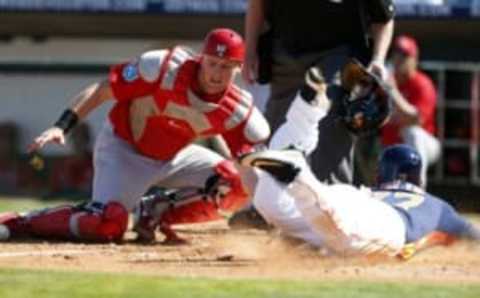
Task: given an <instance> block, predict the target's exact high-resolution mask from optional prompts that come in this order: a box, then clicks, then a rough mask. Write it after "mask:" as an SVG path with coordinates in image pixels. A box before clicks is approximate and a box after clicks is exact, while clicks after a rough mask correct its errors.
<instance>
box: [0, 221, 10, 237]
mask: <svg viewBox="0 0 480 298" xmlns="http://www.w3.org/2000/svg"><path fill="white" fill-rule="evenodd" d="M8 238H10V231H9V230H8V228H7V227H6V226H5V225H0V241H4V240H7V239H8Z"/></svg>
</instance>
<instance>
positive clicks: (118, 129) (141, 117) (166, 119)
mask: <svg viewBox="0 0 480 298" xmlns="http://www.w3.org/2000/svg"><path fill="white" fill-rule="evenodd" d="M199 66H200V64H199V62H198V61H197V60H196V59H194V57H193V55H192V53H191V52H189V51H188V50H186V49H184V48H175V49H173V50H170V51H167V50H161V51H152V52H147V53H145V54H144V55H142V56H141V57H140V58H139V59H137V60H135V61H133V62H130V63H126V64H120V65H115V66H113V67H112V69H111V72H110V86H111V89H112V91H113V94H114V97H115V98H116V99H117V102H116V104H115V106H114V107H113V108H112V110H111V112H110V121H111V123H112V125H113V129H114V131H115V133H116V135H117V136H119V137H120V138H122V139H124V140H126V141H127V142H129V143H130V144H132V145H133V146H134V147H135V149H136V150H137V151H138V152H139V153H141V154H143V155H145V156H148V157H150V158H153V159H159V160H170V159H171V158H173V157H174V156H175V154H176V153H177V152H178V151H179V150H181V149H183V148H184V147H185V146H187V145H189V144H191V143H192V142H193V141H194V140H195V139H196V138H199V137H208V136H212V135H217V134H221V135H223V137H224V139H225V140H226V142H227V144H228V145H229V147H230V150H231V151H232V154H234V155H237V154H239V153H240V152H241V151H243V150H245V149H246V148H245V147H246V146H250V145H253V144H255V143H258V142H262V141H264V140H266V139H267V138H268V136H269V129H268V124H267V123H266V121H265V119H264V118H263V116H261V114H260V113H259V112H258V111H257V110H256V108H255V107H254V105H253V102H252V99H251V97H250V95H249V94H248V93H247V92H245V91H243V90H241V89H240V88H238V87H237V86H235V85H234V84H232V85H230V86H229V87H228V88H227V90H226V91H225V93H224V94H220V95H217V96H215V97H211V96H205V95H203V97H202V98H200V97H199V95H198V94H197V93H198V86H197V85H196V84H197V82H196V80H197V75H198V70H199Z"/></svg>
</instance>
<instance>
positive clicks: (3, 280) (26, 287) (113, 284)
mask: <svg viewBox="0 0 480 298" xmlns="http://www.w3.org/2000/svg"><path fill="white" fill-rule="evenodd" d="M0 297H2V298H30V297H34V298H44V297H45V298H46V297H48V298H52V297H61V298H66V297H68V298H76V297H79V298H80V297H82V298H83V297H96V298H101V297H116V298H121V297H135V298H148V297H152V298H153V297H155V298H160V297H168V298H176V297H194V298H216V297H219V298H220V297H228V298H234V297H241V298H259V297H272V298H277V297H278V298H288V297H292V298H293V297H298V298H299V297H328V298H350V297H351V298H354V297H355V298H376V297H378V298H380V297H382V298H383V297H388V298H397V297H398V298H405V297H412V298H413V297H415V298H427V297H428V298H450V297H455V298H478V297H480V285H448V286H447V285H416V284H401V283H371V282H369V283H366V282H327V281H322V282H314V281H302V282H301V281H274V280H269V281H255V280H211V279H189V278H181V279H174V278H165V277H159V276H158V277H156V276H141V275H130V274H100V273H71V272H52V271H48V272H47V271H43V272H42V271H26V270H6V269H0Z"/></svg>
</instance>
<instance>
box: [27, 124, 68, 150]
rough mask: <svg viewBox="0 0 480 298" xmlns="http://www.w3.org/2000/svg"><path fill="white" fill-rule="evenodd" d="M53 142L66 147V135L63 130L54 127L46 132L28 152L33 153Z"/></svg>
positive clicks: (30, 146) (32, 144) (34, 142)
mask: <svg viewBox="0 0 480 298" xmlns="http://www.w3.org/2000/svg"><path fill="white" fill-rule="evenodd" d="M51 142H53V143H57V144H60V145H65V134H64V133H63V130H62V129H61V128H58V127H55V126H54V127H51V128H49V129H47V130H45V131H44V132H43V133H42V134H40V135H39V136H38V137H36V138H35V140H34V141H33V143H31V144H30V145H29V146H28V152H30V153H31V152H34V151H36V150H38V149H41V148H42V147H43V146H45V145H46V144H48V143H51Z"/></svg>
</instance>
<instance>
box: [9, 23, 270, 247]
mask: <svg viewBox="0 0 480 298" xmlns="http://www.w3.org/2000/svg"><path fill="white" fill-rule="evenodd" d="M243 54H244V44H243V40H242V38H241V37H240V35H239V34H237V33H236V32H234V31H232V30H229V29H215V30H213V31H211V32H210V33H209V34H208V35H207V36H206V39H205V42H204V46H203V50H202V52H201V53H200V54H196V53H194V52H193V51H191V50H190V49H188V48H184V47H181V46H178V47H174V48H172V49H162V50H155V51H150V52H146V53H144V54H142V55H141V56H139V57H138V58H136V59H133V60H131V61H129V62H126V63H122V64H118V65H114V66H113V67H112V68H111V71H110V74H109V77H108V79H106V80H104V81H101V82H99V83H95V84H93V85H91V86H89V87H87V88H85V89H84V90H83V91H82V92H81V93H80V94H78V95H77V96H76V97H75V99H74V100H73V103H72V104H71V105H70V107H69V108H67V109H66V110H65V112H64V113H63V114H62V116H61V117H60V118H59V119H58V121H57V122H56V123H55V124H54V126H53V127H51V128H49V129H47V130H46V131H44V132H43V133H42V134H40V136H38V137H37V138H36V139H35V140H34V141H33V143H32V144H31V145H30V148H29V149H30V151H35V150H38V149H40V148H42V147H43V146H44V145H46V144H48V143H52V142H53V143H55V142H56V143H60V144H63V143H64V142H65V135H66V134H68V132H69V131H70V130H71V129H73V128H74V127H75V125H76V124H77V123H78V122H79V121H81V120H82V119H83V118H85V117H86V116H87V115H88V114H89V113H90V112H91V111H92V110H95V109H96V108H97V107H98V106H100V105H102V104H103V103H105V102H107V101H108V100H111V99H113V100H114V106H113V108H112V109H111V110H110V113H109V115H108V119H107V120H106V123H105V125H104V127H103V129H102V131H101V132H100V134H99V137H98V139H97V141H96V145H95V152H94V171H95V172H94V181H93V197H92V200H91V201H90V202H89V203H87V204H82V205H79V206H62V207H58V208H51V209H46V210H41V211H34V212H30V213H28V214H26V215H24V216H20V215H18V214H11V213H10V214H4V215H3V216H2V217H0V224H3V225H4V226H5V227H6V228H7V229H8V231H9V233H10V236H11V237H14V238H15V237H17V236H22V235H29V236H38V237H47V238H52V237H53V238H62V239H65V238H66V239H79V240H84V241H96V242H108V241H118V240H121V239H122V237H123V234H124V232H125V230H126V229H127V222H128V214H129V212H130V211H132V210H133V208H134V206H136V205H137V204H138V203H139V200H140V198H141V197H142V195H143V194H145V192H146V191H147V190H148V189H149V188H150V187H152V186H161V187H164V188H175V189H176V188H195V189H205V188H206V183H207V181H212V179H216V180H217V181H218V183H213V184H211V185H209V186H210V189H209V191H206V192H204V193H203V195H202V196H197V197H196V198H195V199H194V200H189V201H188V202H182V204H176V203H175V202H174V203H172V204H170V205H169V208H166V209H165V210H164V212H163V214H162V215H161V219H162V220H161V221H159V222H157V223H156V224H157V225H162V226H165V225H172V224H176V223H186V222H189V223H194V222H201V221H208V220H213V219H218V218H220V214H219V212H218V211H219V210H226V211H233V210H235V209H236V208H238V207H239V206H241V205H242V204H243V203H244V202H245V200H246V198H247V196H246V193H245V190H244V188H243V186H242V183H241V181H240V177H239V175H238V173H237V171H236V169H235V168H234V167H233V166H232V164H231V162H230V161H229V160H225V159H224V158H222V157H221V156H220V155H218V154H216V153H214V152H212V151H210V150H208V149H205V148H202V147H200V146H197V145H194V144H192V143H193V142H194V141H195V140H196V139H198V138H204V137H209V136H217V135H220V136H222V137H223V139H224V140H225V143H226V144H227V145H228V147H229V150H230V152H231V155H232V156H233V157H236V156H238V155H239V154H241V153H245V152H247V151H248V150H250V148H251V147H252V146H253V145H255V144H257V143H260V142H263V141H264V140H266V139H267V138H268V136H269V133H270V132H269V127H268V124H267V122H266V121H265V120H264V118H263V116H262V115H261V114H260V113H259V112H258V111H257V110H256V108H255V107H254V106H253V104H252V99H251V97H250V96H249V94H248V93H247V92H245V91H244V90H242V89H241V88H240V87H238V86H237V85H235V84H234V83H233V78H234V76H235V73H236V72H237V71H238V69H239V67H240V66H241V63H242V59H243ZM218 185H222V187H223V190H222V196H221V197H219V196H216V195H214V194H216V193H218V192H217V191H216V190H215V189H211V188H212V187H214V188H215V187H217V186H218ZM155 227H156V226H149V228H151V229H154V228H155ZM144 228H145V227H143V229H144Z"/></svg>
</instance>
